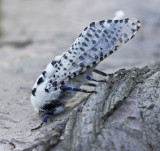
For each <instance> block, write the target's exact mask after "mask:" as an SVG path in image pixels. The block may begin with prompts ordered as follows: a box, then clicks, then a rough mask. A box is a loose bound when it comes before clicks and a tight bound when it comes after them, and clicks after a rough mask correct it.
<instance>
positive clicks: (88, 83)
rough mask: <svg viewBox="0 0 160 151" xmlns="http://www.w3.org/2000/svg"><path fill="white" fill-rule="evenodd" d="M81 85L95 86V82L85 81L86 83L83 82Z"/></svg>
mask: <svg viewBox="0 0 160 151" xmlns="http://www.w3.org/2000/svg"><path fill="white" fill-rule="evenodd" d="M83 85H87V86H91V87H96V86H97V85H96V84H94V83H90V82H87V83H85V84H83Z"/></svg>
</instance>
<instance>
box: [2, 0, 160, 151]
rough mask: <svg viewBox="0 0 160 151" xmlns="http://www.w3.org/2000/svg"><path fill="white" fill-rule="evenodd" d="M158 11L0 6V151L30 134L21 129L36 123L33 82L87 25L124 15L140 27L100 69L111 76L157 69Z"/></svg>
mask: <svg viewBox="0 0 160 151" xmlns="http://www.w3.org/2000/svg"><path fill="white" fill-rule="evenodd" d="M159 6H160V0H152V1H151V0H121V1H119V0H110V1H109V0H83V1H82V0H0V103H1V106H0V134H1V136H0V150H3V147H4V146H5V145H6V146H7V145H8V141H9V140H11V139H13V136H14V139H15V138H17V137H20V136H22V135H25V133H26V135H28V134H29V133H30V132H29V131H28V130H29V128H28V126H27V125H26V123H28V124H29V125H30V126H31V127H35V122H37V123H36V125H37V124H38V123H39V121H40V119H38V115H37V114H36V113H35V112H34V111H33V109H32V107H31V104H30V91H31V88H32V86H33V84H34V82H35V80H36V78H37V77H38V76H39V74H40V73H41V71H42V70H43V69H44V68H45V67H46V65H47V64H48V63H49V62H51V60H52V59H54V57H55V56H56V55H61V53H62V52H64V51H67V50H68V48H69V47H70V46H71V45H72V43H73V42H74V40H75V39H76V38H77V36H78V35H79V34H80V33H81V31H82V30H83V29H84V28H85V27H86V26H87V25H89V24H90V23H91V22H93V21H96V20H103V19H112V18H113V17H114V16H115V12H116V11H117V10H123V11H124V12H125V14H126V17H127V18H137V19H139V20H140V21H141V24H142V26H141V29H140V30H139V32H138V33H137V35H136V36H135V37H134V38H133V39H132V40H131V41H130V42H128V43H127V44H126V45H124V46H123V47H122V48H121V49H120V50H118V51H117V52H116V53H114V54H113V55H111V56H110V57H108V58H107V59H105V60H104V61H103V62H102V63H101V64H100V65H99V67H98V68H99V69H102V70H103V71H105V72H107V73H112V72H114V71H116V70H118V69H121V68H127V69H128V68H131V67H143V66H146V65H149V66H155V65H156V64H157V63H159V62H160V38H159V35H160V9H159ZM22 111H23V112H22ZM15 115H16V116H15ZM24 119H25V120H24ZM34 138H35V136H32V137H29V138H26V141H27V142H29V143H30V142H32V140H34ZM25 145H26V144H25ZM5 150H7V149H6V148H5Z"/></svg>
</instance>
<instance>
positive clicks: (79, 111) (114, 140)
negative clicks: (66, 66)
mask: <svg viewBox="0 0 160 151" xmlns="http://www.w3.org/2000/svg"><path fill="white" fill-rule="evenodd" d="M110 81H112V82H110ZM96 91H97V92H98V93H97V94H92V95H90V96H89V97H87V98H86V99H85V100H84V101H83V102H82V103H81V104H80V105H79V106H77V107H76V108H75V109H74V110H73V111H71V113H70V114H69V115H68V114H66V116H67V117H68V116H69V118H68V119H67V121H66V120H64V121H62V122H61V123H59V124H57V125H55V124H54V125H55V128H53V129H52V130H51V131H48V132H47V133H48V134H47V135H46V136H44V137H43V138H42V139H41V140H40V141H39V142H38V144H34V145H33V147H31V148H30V149H29V150H32V149H33V148H34V150H40V151H44V150H54V151H85V150H92V151H97V150H101V151H106V150H110V151H111V150H113V151H115V150H116V151H118V150H136V151H146V150H148V151H151V150H154V151H159V148H160V101H159V99H160V66H158V67H157V68H156V69H152V70H151V69H149V68H148V67H144V68H142V69H138V68H134V69H131V70H127V71H125V72H124V73H123V74H122V73H121V74H119V75H117V76H116V77H114V78H113V79H110V80H108V81H107V82H106V83H101V84H99V85H98V86H97V88H96ZM36 145H37V146H36ZM34 146H36V147H34Z"/></svg>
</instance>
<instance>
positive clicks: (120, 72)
mask: <svg viewBox="0 0 160 151" xmlns="http://www.w3.org/2000/svg"><path fill="white" fill-rule="evenodd" d="M125 70H126V69H124V68H123V69H120V70H118V71H116V72H115V73H111V74H107V73H105V72H103V71H100V70H97V69H94V70H93V72H95V73H97V74H99V75H102V76H108V77H110V78H112V77H113V76H114V75H115V74H123V72H124V71H125Z"/></svg>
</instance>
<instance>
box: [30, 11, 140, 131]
mask: <svg viewBox="0 0 160 151" xmlns="http://www.w3.org/2000/svg"><path fill="white" fill-rule="evenodd" d="M140 26H141V24H140V21H139V20H137V19H129V18H124V13H123V11H117V12H116V16H115V18H114V19H112V20H101V21H95V22H92V23H91V24H90V25H89V26H87V27H86V28H85V29H84V30H83V31H82V33H81V34H80V35H79V37H78V38H77V39H76V40H75V42H74V43H73V45H72V46H71V47H70V48H69V49H68V51H67V52H64V53H63V54H62V55H61V56H58V57H55V59H54V61H52V62H51V63H49V64H48V65H47V67H46V69H45V70H44V71H43V72H42V74H41V75H40V76H39V77H38V79H37V80H36V83H35V84H34V86H33V89H32V94H31V104H32V106H33V107H34V109H35V111H36V112H38V113H39V114H42V115H43V116H44V118H43V121H42V123H41V124H40V126H39V127H37V128H35V129H38V128H40V127H41V126H42V125H43V124H44V123H45V122H47V118H48V117H49V116H50V115H52V114H57V113H60V112H62V111H63V109H64V102H62V101H61V100H60V97H61V95H62V94H63V92H64V91H68V92H70V91H77V92H84V93H95V91H87V90H85V89H80V86H81V85H82V83H84V78H85V80H86V81H85V82H87V81H88V80H89V81H96V82H103V80H95V79H93V78H92V77H91V75H92V72H96V73H98V74H101V75H105V76H107V74H105V73H103V72H102V71H99V70H97V69H95V67H96V66H97V65H98V64H99V63H100V62H101V61H102V60H104V59H105V58H106V57H108V56H109V55H111V54H112V53H113V52H115V51H117V49H118V48H119V47H121V46H122V45H123V44H125V43H127V42H128V41H129V40H130V39H132V38H133V37H134V36H135V34H136V33H137V31H138V30H139V28H140ZM82 79H83V81H82ZM88 85H90V86H95V85H94V84H93V83H88ZM35 129H32V130H35Z"/></svg>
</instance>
